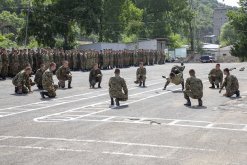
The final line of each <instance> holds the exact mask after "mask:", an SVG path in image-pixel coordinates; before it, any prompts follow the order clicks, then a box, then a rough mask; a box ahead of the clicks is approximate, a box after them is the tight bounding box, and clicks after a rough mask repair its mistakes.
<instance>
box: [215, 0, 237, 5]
mask: <svg viewBox="0 0 247 165" xmlns="http://www.w3.org/2000/svg"><path fill="white" fill-rule="evenodd" d="M218 1H219V2H222V3H224V4H226V5H228V6H239V5H238V2H239V0H218ZM223 1H224V2H223Z"/></svg>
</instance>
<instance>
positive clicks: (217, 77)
mask: <svg viewBox="0 0 247 165" xmlns="http://www.w3.org/2000/svg"><path fill="white" fill-rule="evenodd" d="M208 79H209V82H210V83H211V84H212V86H211V87H209V88H213V89H214V88H215V85H216V86H217V88H219V87H220V85H221V84H222V81H223V72H222V71H221V69H220V64H216V68H214V69H212V70H211V71H210V73H209V74H208Z"/></svg>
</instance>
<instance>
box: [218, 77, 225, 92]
mask: <svg viewBox="0 0 247 165" xmlns="http://www.w3.org/2000/svg"><path fill="white" fill-rule="evenodd" d="M226 83H227V81H226V78H225V80H224V82H223V84H222V85H221V87H220V91H219V93H221V91H222V89H223V88H224V87H225V86H226Z"/></svg>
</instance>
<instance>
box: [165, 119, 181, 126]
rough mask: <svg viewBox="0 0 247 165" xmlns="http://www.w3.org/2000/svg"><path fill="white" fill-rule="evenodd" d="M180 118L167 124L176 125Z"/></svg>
mask: <svg viewBox="0 0 247 165" xmlns="http://www.w3.org/2000/svg"><path fill="white" fill-rule="evenodd" d="M179 121H180V120H174V121H172V122H170V123H168V124H167V125H175V124H176V123H177V122H179Z"/></svg>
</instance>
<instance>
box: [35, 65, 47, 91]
mask: <svg viewBox="0 0 247 165" xmlns="http://www.w3.org/2000/svg"><path fill="white" fill-rule="evenodd" d="M44 72H45V71H44V70H42V69H41V68H40V69H38V70H37V71H36V74H35V78H34V82H35V83H36V84H37V87H38V88H39V89H43V87H42V76H43V74H44Z"/></svg>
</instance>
